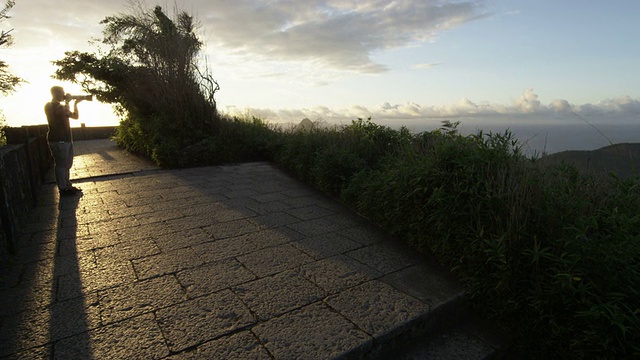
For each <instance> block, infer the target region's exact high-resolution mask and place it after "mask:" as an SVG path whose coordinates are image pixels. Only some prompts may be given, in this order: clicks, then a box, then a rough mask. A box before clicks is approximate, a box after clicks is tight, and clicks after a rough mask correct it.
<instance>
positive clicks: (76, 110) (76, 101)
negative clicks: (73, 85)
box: [69, 100, 82, 120]
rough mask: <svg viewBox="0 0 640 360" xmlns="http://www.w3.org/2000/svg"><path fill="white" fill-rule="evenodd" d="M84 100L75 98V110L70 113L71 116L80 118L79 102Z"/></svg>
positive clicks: (76, 118) (75, 118)
mask: <svg viewBox="0 0 640 360" xmlns="http://www.w3.org/2000/svg"><path fill="white" fill-rule="evenodd" d="M80 101H82V100H75V101H74V102H73V112H70V113H69V117H70V118H71V119H74V120H78V118H79V117H80V113H79V112H78V103H79V102H80Z"/></svg>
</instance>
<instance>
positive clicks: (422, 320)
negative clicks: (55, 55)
mask: <svg viewBox="0 0 640 360" xmlns="http://www.w3.org/2000/svg"><path fill="white" fill-rule="evenodd" d="M76 154H77V158H76V160H75V162H74V163H75V166H77V168H76V169H75V170H74V172H73V179H75V181H76V182H77V184H78V186H80V187H81V188H82V189H83V191H84V195H83V196H81V197H65V198H59V197H58V194H57V190H56V188H55V185H54V184H46V185H45V186H43V188H42V191H41V196H40V199H39V200H38V205H37V208H36V209H35V210H34V211H33V213H32V216H31V219H30V222H29V225H28V226H27V227H26V228H25V229H23V232H22V235H21V238H20V239H19V245H20V257H19V258H18V260H17V261H16V262H15V264H13V271H12V273H11V274H10V275H9V276H8V277H7V278H6V279H3V287H2V288H1V289H0V297H1V299H2V306H0V358H1V357H7V358H15V359H19V358H47V359H48V358H55V359H74V358H78V359H79V358H95V359H103V358H144V359H163V358H166V359H192V358H216V359H225V358H229V359H238V358H256V359H262V358H264V359H269V358H274V359H293V358H300V359H333V358H345V357H347V358H374V357H375V354H376V351H378V350H380V349H381V347H384V346H385V345H386V344H388V343H389V341H391V340H392V338H393V336H396V335H403V334H405V333H410V332H411V331H412V330H411V328H412V326H413V325H414V324H417V325H420V326H425V325H424V324H426V323H428V322H429V320H430V318H431V317H432V315H433V314H435V310H438V312H441V311H442V309H443V308H444V307H446V304H447V303H448V301H449V300H456V299H459V298H460V297H462V295H463V293H462V290H461V289H460V287H459V286H458V285H457V284H456V282H455V281H454V280H452V279H451V278H450V277H448V276H447V275H446V274H445V273H441V272H439V271H435V270H434V269H435V268H434V267H433V265H431V264H430V262H429V261H428V260H427V259H425V258H423V257H421V256H418V255H416V253H415V252H414V251H411V250H409V249H408V248H406V247H405V246H404V245H403V244H401V243H399V242H398V241H397V240H394V239H393V238H391V237H389V236H387V235H386V234H384V233H383V232H381V231H380V230H379V229H377V228H376V227H373V226H371V224H369V223H368V222H366V221H364V220H363V219H361V218H359V217H358V216H357V215H355V214H354V213H353V212H351V211H349V210H348V209H345V208H343V207H342V206H340V205H339V204H337V203H336V202H335V201H333V200H331V199H329V198H327V197H325V196H323V195H322V194H320V193H318V192H317V191H315V190H314V189H311V188H309V187H307V186H306V185H304V184H302V183H300V182H298V181H296V180H295V179H292V178H291V177H289V176H288V175H287V174H285V173H283V172H282V171H280V170H278V169H276V168H275V167H274V166H272V165H270V164H268V163H249V164H240V165H229V166H218V167H202V168H192V169H178V170H163V169H158V168H157V167H155V166H153V165H152V164H149V163H148V162H146V161H144V160H140V159H138V158H135V157H131V155H127V154H126V153H124V152H122V151H120V150H118V149H117V148H115V146H114V144H113V143H112V142H109V141H104V140H103V141H88V142H78V143H77V145H76ZM107 175H108V176H107Z"/></svg>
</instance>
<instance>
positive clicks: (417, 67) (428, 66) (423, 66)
mask: <svg viewBox="0 0 640 360" xmlns="http://www.w3.org/2000/svg"><path fill="white" fill-rule="evenodd" d="M438 65H442V63H438V62H436V63H423V64H414V65H412V66H411V68H412V69H415V70H424V69H431V68H432V67H434V66H438Z"/></svg>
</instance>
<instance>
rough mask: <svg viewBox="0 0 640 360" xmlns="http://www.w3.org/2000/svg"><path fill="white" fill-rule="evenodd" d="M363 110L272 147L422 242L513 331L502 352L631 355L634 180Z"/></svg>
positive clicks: (636, 242) (635, 323)
mask: <svg viewBox="0 0 640 360" xmlns="http://www.w3.org/2000/svg"><path fill="white" fill-rule="evenodd" d="M455 125H456V124H445V126H444V127H443V129H441V130H437V131H433V132H425V133H421V134H409V133H408V132H407V131H406V130H404V129H403V130H400V131H394V130H390V129H388V128H386V127H382V126H378V125H374V124H371V123H370V122H365V121H362V120H358V121H355V122H354V123H352V124H351V125H349V126H344V127H341V128H333V129H329V130H324V131H323V130H312V131H308V132H298V133H292V134H289V135H287V136H284V140H283V144H282V145H281V146H280V148H279V149H280V152H279V153H277V154H276V156H275V158H276V159H277V160H278V161H279V162H280V163H281V164H283V166H285V167H286V168H287V169H289V170H291V171H293V172H295V173H297V174H299V176H300V177H301V178H302V179H304V180H305V181H308V182H310V183H312V184H314V185H316V186H318V187H319V188H321V189H323V190H325V191H327V192H328V193H331V194H334V195H337V196H339V197H340V199H342V201H343V202H345V203H346V204H348V205H350V206H352V207H354V208H355V209H356V210H357V211H358V212H360V213H361V214H362V215H364V216H366V217H368V218H370V219H371V220H373V221H374V222H376V223H378V224H380V225H381V226H382V227H383V228H385V229H387V230H388V231H390V232H392V233H394V234H396V235H398V236H399V237H401V238H404V239H406V240H407V241H409V242H410V243H411V244H412V245H413V246H415V247H416V248H417V249H420V250H422V251H424V252H425V253H430V254H434V255H436V256H437V258H438V259H439V260H440V261H441V262H442V263H443V264H445V265H446V266H447V267H448V268H450V269H451V270H453V271H454V273H456V274H457V275H458V276H459V277H460V278H461V279H462V281H463V282H464V284H465V286H466V288H467V290H468V291H469V294H470V295H471V296H472V298H473V300H474V303H475V304H476V305H477V306H478V309H481V310H482V311H484V312H485V314H486V315H487V316H489V317H492V318H494V319H496V320H497V321H499V322H500V324H502V325H503V326H504V327H505V328H506V329H508V330H509V333H511V334H513V341H512V355H513V356H514V357H515V356H517V357H525V358H526V357H529V358H575V359H584V358H626V357H629V358H630V357H633V356H638V355H639V354H640V345H639V344H640V320H639V318H640V296H639V294H638V289H640V180H639V179H637V178H636V179H629V180H626V181H621V180H619V179H617V178H615V177H611V178H609V180H608V182H602V181H600V180H599V179H596V178H593V177H590V176H586V175H582V174H580V173H578V171H577V170H576V169H575V168H573V167H570V166H553V167H548V166H542V165H541V163H540V162H538V161H535V160H534V159H529V158H527V157H525V156H524V155H523V154H522V153H521V151H520V148H519V146H518V143H517V141H515V140H514V139H513V136H512V135H511V134H510V133H509V132H505V133H503V134H491V133H489V134H483V133H478V134H474V135H471V136H461V135H459V134H457V132H456V130H455Z"/></svg>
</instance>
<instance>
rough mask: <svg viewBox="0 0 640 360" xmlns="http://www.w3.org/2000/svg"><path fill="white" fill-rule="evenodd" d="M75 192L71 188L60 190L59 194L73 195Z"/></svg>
mask: <svg viewBox="0 0 640 360" xmlns="http://www.w3.org/2000/svg"><path fill="white" fill-rule="evenodd" d="M77 193H78V192H77V191H74V190H71V189H64V190H60V196H73V195H75V194H77Z"/></svg>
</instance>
